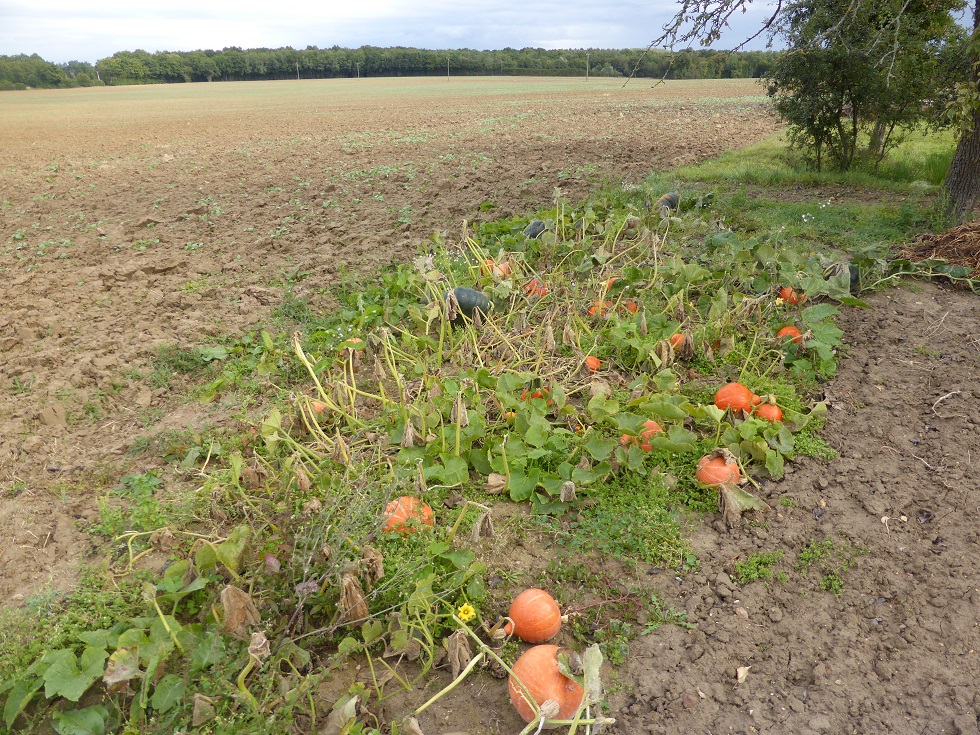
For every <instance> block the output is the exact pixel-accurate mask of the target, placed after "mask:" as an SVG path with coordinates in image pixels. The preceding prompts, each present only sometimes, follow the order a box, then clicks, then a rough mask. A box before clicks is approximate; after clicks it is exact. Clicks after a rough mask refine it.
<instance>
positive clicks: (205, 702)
mask: <svg viewBox="0 0 980 735" xmlns="http://www.w3.org/2000/svg"><path fill="white" fill-rule="evenodd" d="M213 719H214V702H212V701H211V700H210V699H209V698H208V697H205V696H204V695H203V694H201V693H200V692H194V715H193V717H192V718H191V725H193V726H194V727H200V726H201V725H203V724H204V723H205V722H210V721H211V720H213Z"/></svg>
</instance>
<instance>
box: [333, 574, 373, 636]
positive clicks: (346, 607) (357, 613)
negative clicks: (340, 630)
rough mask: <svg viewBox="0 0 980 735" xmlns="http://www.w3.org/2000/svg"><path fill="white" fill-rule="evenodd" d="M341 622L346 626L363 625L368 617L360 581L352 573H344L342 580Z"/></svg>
mask: <svg viewBox="0 0 980 735" xmlns="http://www.w3.org/2000/svg"><path fill="white" fill-rule="evenodd" d="M338 612H339V614H340V618H339V622H340V623H342V624H346V625H353V626H357V625H361V624H362V623H363V622H364V621H365V620H367V617H368V606H367V600H366V599H365V598H364V590H363V589H362V588H361V582H360V580H359V579H358V578H357V577H356V576H355V575H354V574H353V573H351V572H344V574H343V576H342V577H341V580H340V603H339V605H338Z"/></svg>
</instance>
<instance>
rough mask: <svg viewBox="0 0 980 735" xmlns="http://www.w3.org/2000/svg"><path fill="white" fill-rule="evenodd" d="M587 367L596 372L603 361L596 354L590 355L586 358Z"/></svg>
mask: <svg viewBox="0 0 980 735" xmlns="http://www.w3.org/2000/svg"><path fill="white" fill-rule="evenodd" d="M585 367H587V368H588V369H589V370H591V371H592V372H595V371H596V370H598V369H599V368H600V367H602V362H600V360H599V358H598V357H596V356H595V355H589V356H588V357H586V358H585Z"/></svg>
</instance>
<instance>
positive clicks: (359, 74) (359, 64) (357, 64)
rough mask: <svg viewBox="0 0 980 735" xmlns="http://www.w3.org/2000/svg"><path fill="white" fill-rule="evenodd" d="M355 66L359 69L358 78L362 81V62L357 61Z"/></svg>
mask: <svg viewBox="0 0 980 735" xmlns="http://www.w3.org/2000/svg"><path fill="white" fill-rule="evenodd" d="M354 66H356V67H357V78H358V79H360V78H361V62H360V61H355V62H354Z"/></svg>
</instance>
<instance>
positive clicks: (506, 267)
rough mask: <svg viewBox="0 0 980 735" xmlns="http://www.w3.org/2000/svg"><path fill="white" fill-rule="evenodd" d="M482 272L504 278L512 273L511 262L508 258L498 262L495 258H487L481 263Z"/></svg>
mask: <svg viewBox="0 0 980 735" xmlns="http://www.w3.org/2000/svg"><path fill="white" fill-rule="evenodd" d="M480 272H481V273H483V274H484V275H487V276H489V275H491V274H493V275H494V276H496V277H497V278H503V277H504V276H509V275H510V274H511V268H510V263H508V262H507V261H506V260H505V261H503V262H502V263H497V262H496V261H495V260H494V259H493V258H487V259H486V260H484V261H483V263H481V264H480Z"/></svg>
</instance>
